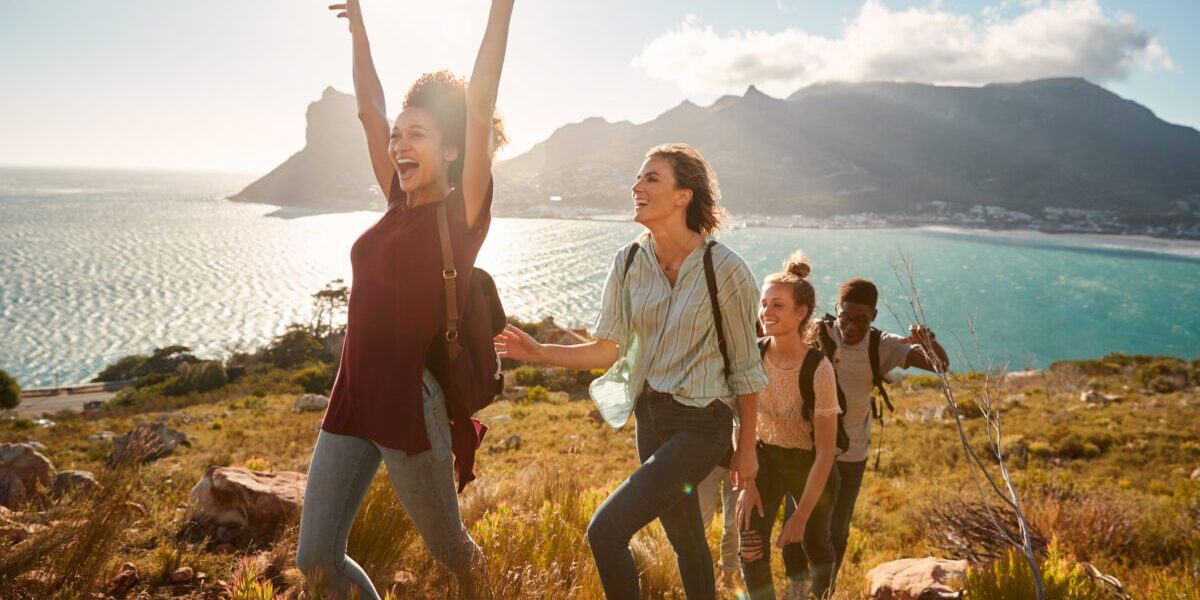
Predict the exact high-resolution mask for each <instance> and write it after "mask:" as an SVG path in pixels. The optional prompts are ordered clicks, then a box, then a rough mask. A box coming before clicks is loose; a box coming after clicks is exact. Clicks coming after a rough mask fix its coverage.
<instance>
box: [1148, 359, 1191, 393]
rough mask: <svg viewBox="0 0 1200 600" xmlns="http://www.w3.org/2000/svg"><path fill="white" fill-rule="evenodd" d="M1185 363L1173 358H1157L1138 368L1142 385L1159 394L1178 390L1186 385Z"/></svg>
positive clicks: (1186, 370) (1186, 371)
mask: <svg viewBox="0 0 1200 600" xmlns="http://www.w3.org/2000/svg"><path fill="white" fill-rule="evenodd" d="M1188 376H1189V373H1188V368H1187V363H1185V362H1183V361H1182V360H1178V359H1174V358H1159V359H1155V360H1154V361H1151V362H1149V363H1147V364H1146V365H1145V366H1143V367H1142V368H1140V369H1138V374H1137V380H1138V383H1140V384H1142V387H1144V388H1146V389H1148V390H1150V391H1152V392H1157V393H1159V394H1168V393H1171V392H1175V391H1179V390H1182V389H1184V388H1186V387H1187V386H1188V379H1189V377H1188Z"/></svg>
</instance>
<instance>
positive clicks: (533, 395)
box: [521, 385, 550, 404]
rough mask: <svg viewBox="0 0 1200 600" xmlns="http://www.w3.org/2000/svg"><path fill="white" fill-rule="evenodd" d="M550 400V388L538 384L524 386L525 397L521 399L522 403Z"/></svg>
mask: <svg viewBox="0 0 1200 600" xmlns="http://www.w3.org/2000/svg"><path fill="white" fill-rule="evenodd" d="M548 400H550V390H547V389H546V388H544V387H542V386H540V385H532V386H529V387H527V388H525V398H523V399H522V400H521V402H522V403H523V404H535V403H538V402H546V401H548Z"/></svg>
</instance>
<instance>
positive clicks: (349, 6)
mask: <svg viewBox="0 0 1200 600" xmlns="http://www.w3.org/2000/svg"><path fill="white" fill-rule="evenodd" d="M329 10H336V11H338V13H337V16H338V18H339V19H346V20H347V21H350V32H351V33H353V32H355V31H356V30H357V31H361V30H362V24H363V18H362V9H361V8H359V6H358V0H346V2H345V3H343V4H330V5H329Z"/></svg>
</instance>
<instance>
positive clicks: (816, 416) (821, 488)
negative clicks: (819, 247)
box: [737, 252, 841, 600]
mask: <svg viewBox="0 0 1200 600" xmlns="http://www.w3.org/2000/svg"><path fill="white" fill-rule="evenodd" d="M811 271H812V268H811V266H810V265H809V262H808V259H807V258H806V257H805V256H804V255H803V254H801V253H799V252H797V253H795V254H793V255H792V256H790V257H789V258H788V259H787V260H786V261H785V262H784V267H783V271H780V272H778V273H774V274H772V275H769V276H768V277H767V278H766V281H765V283H764V285H763V288H762V297H761V299H760V301H759V322H760V323H761V325H762V328H763V332H764V334H765V337H764V338H763V339H762V340H760V342H759V344H760V348H761V350H762V353H763V367H764V369H765V370H766V373H767V388H766V389H765V390H763V391H762V393H760V394H759V402H758V418H757V437H758V442H757V452H758V465H759V469H758V476H757V477H756V478H755V480H754V482H753V483H752V484H751V485H747V486H744V487H743V489H742V492H741V495H740V496H739V498H738V505H737V515H738V524H739V526H740V531H741V547H740V558H741V564H742V577H743V579H744V580H745V583H746V590H747V593H748V595H749V597H750V598H751V599H755V600H757V599H760V598H775V588H774V586H773V584H772V581H771V540H770V538H771V530H772V527H773V526H774V523H775V515H776V514H777V513H778V511H779V507H780V505H781V503H782V502H783V500H784V498H785V497H786V496H788V495H792V496H793V497H796V498H799V499H800V501H799V502H798V504H797V509H796V511H795V513H794V514H793V515H792V516H791V517H790V518H788V519H787V521H786V522H785V523H784V525H783V529H782V531H781V532H780V534H779V538H778V540H777V541H776V542H775V546H776V548H779V549H782V548H784V546H785V545H787V544H789V543H792V542H802V545H803V549H804V552H803V553H802V554H803V555H806V556H807V559H808V560H807V561H806V560H803V558H804V557H803V556H799V557H796V558H800V559H801V560H785V563H786V566H787V571H788V573H787V575H788V580H789V581H788V593H787V598H801V599H807V598H808V592H809V589H810V588H811V590H812V592H813V593H814V594H815V595H816V597H817V598H826V597H828V596H829V595H831V594H832V588H833V586H832V578H833V569H834V552H833V544H832V542H831V540H830V537H829V523H830V515H831V512H832V508H833V502H834V494H835V490H836V488H837V472H836V470H834V469H833V464H834V455H835V454H836V452H837V448H836V441H837V418H838V414H839V413H840V412H841V408H840V406H839V404H838V398H837V382H836V380H835V378H834V371H833V365H831V364H830V363H829V360H828V359H826V358H825V357H824V355H822V354H821V351H820V350H818V349H817V348H816V347H815V345H814V344H813V343H811V340H810V332H811V329H812V328H811V321H812V314H813V310H814V308H815V307H816V304H817V302H816V291H815V290H814V289H813V286H812V283H811V282H810V281H809V280H808V277H809V274H810V273H811ZM785 558H793V557H788V556H785ZM808 561H811V564H809V563H808ZM797 563H800V564H797Z"/></svg>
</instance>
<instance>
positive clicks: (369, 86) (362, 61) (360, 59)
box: [329, 0, 396, 198]
mask: <svg viewBox="0 0 1200 600" xmlns="http://www.w3.org/2000/svg"><path fill="white" fill-rule="evenodd" d="M329 10H335V11H338V15H337V16H338V17H339V18H342V19H346V20H348V21H350V39H351V40H352V42H353V54H354V98H355V99H356V100H358V120H359V121H361V122H362V126H363V131H364V132H366V134H367V153H368V154H370V156H371V169H372V170H373V171H374V172H375V181H378V182H379V189H380V190H382V191H383V195H384V197H385V198H391V192H392V190H391V186H392V179H393V175H395V172H396V167H395V166H393V165H392V161H391V159H389V158H388V154H387V149H388V141H389V139H388V138H389V131H388V129H389V128H388V120H387V108H386V105H385V104H384V100H383V85H382V84H380V83H379V75H378V74H376V73H375V61H373V60H371V44H370V42H369V41H368V40H367V29H366V26H365V25H364V24H363V17H362V9H361V8H360V7H359V5H358V0H346V2H345V3H344V4H331V5H330V6H329Z"/></svg>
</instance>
